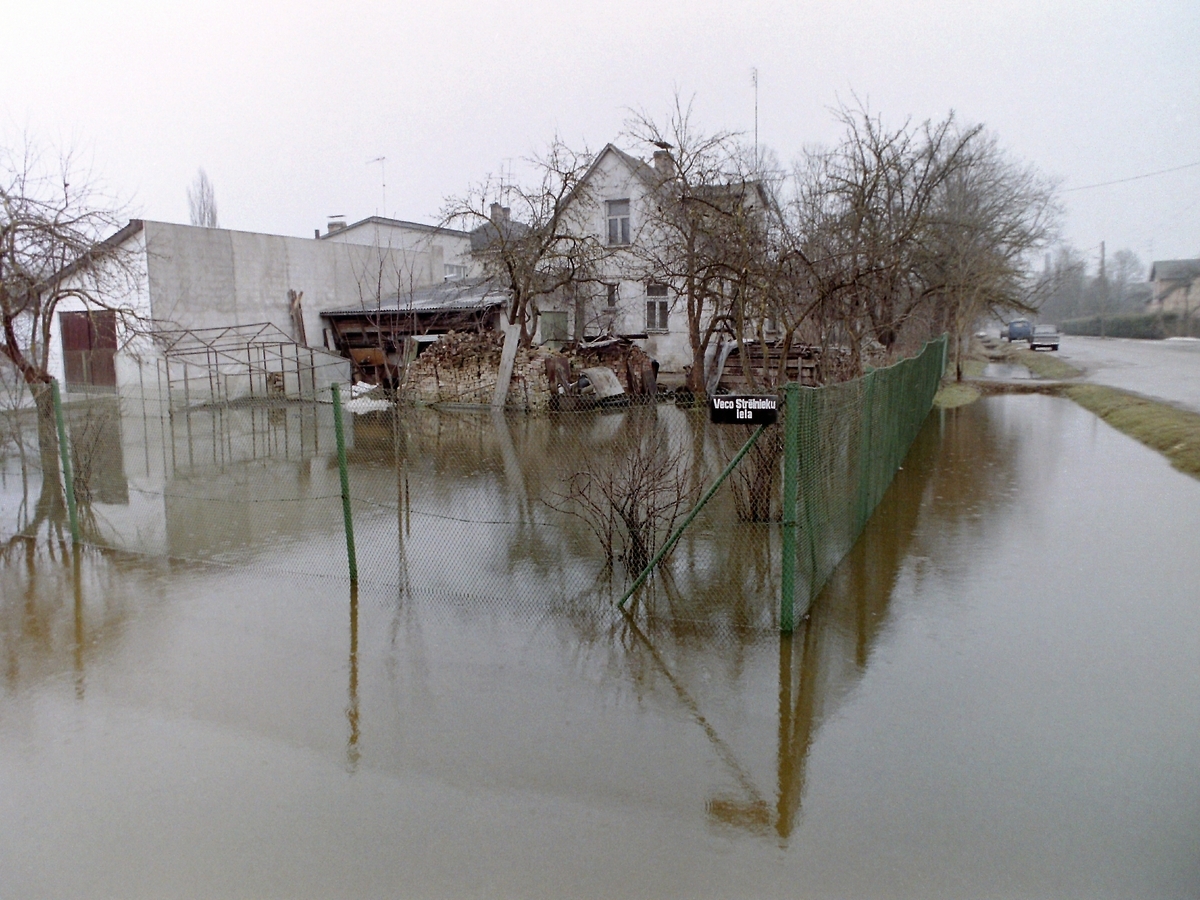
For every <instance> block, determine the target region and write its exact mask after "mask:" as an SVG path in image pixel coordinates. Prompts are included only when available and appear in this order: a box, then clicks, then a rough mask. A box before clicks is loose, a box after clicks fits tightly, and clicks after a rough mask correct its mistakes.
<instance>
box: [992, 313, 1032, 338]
mask: <svg viewBox="0 0 1200 900" xmlns="http://www.w3.org/2000/svg"><path fill="white" fill-rule="evenodd" d="M1031 334H1033V323H1032V322H1030V321H1029V320H1028V319H1013V320H1012V321H1011V322H1009V323H1008V324H1007V325H1006V326H1005V327H1004V330H1002V331H1001V332H1000V337H1002V338H1004V339H1005V340H1007V341H1009V342H1010V343H1011V342H1012V341H1027V340H1029V336H1030V335H1031Z"/></svg>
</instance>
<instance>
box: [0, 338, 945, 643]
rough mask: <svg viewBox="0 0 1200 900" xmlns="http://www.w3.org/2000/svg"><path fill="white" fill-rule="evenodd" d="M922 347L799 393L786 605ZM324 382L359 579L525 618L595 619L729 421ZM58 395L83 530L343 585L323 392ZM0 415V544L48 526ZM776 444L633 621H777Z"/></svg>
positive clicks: (832, 546) (883, 429)
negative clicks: (448, 403) (470, 404)
mask: <svg viewBox="0 0 1200 900" xmlns="http://www.w3.org/2000/svg"><path fill="white" fill-rule="evenodd" d="M941 360H942V349H941V344H940V343H934V344H930V345H928V346H927V347H926V349H925V350H924V351H923V353H922V354H921V356H919V357H917V358H915V359H912V360H907V361H904V362H902V363H899V364H897V365H895V366H892V367H890V368H888V369H881V370H878V371H876V372H873V373H871V374H869V375H867V376H866V377H865V378H862V379H858V380H857V381H853V382H847V383H845V384H838V385H833V386H830V387H825V388H819V389H804V390H803V391H802V398H803V402H802V405H801V414H802V431H801V456H800V478H799V494H798V501H799V511H800V516H799V519H800V521H799V529H798V530H799V541H798V549H797V573H798V582H799V585H800V588H801V589H800V590H798V592H797V594H798V599H800V598H807V600H809V601H811V599H812V597H813V596H815V594H816V593H817V592H818V591H819V590H820V587H821V586H822V585H823V584H824V582H825V580H826V579H827V578H828V576H829V574H830V572H831V571H832V570H833V568H834V567H835V566H836V565H837V563H838V561H839V560H840V559H841V558H842V556H843V555H844V554H845V553H846V552H847V551H848V550H849V549H850V547H851V546H852V545H853V543H854V540H855V538H856V537H857V536H858V534H859V532H860V531H861V530H862V528H863V526H864V525H865V523H866V520H867V518H868V517H869V516H870V513H871V511H872V510H873V509H874V508H875V506H876V504H878V502H879V500H880V498H881V497H882V495H883V492H884V490H886V488H887V485H888V484H889V483H890V481H891V477H892V475H893V473H894V472H895V470H896V467H897V466H898V465H899V464H900V462H901V460H902V459H903V457H904V454H905V452H906V451H907V449H908V446H909V445H910V444H911V442H912V440H913V438H914V437H915V435H916V432H917V430H918V429H919V427H920V425H921V422H922V420H923V419H924V417H925V415H926V413H927V412H928V410H929V407H930V403H931V401H932V397H933V393H934V391H935V390H936V387H937V384H938V381H939V378H940V375H941ZM343 394H344V396H345V397H346V403H345V406H346V409H345V411H344V426H345V427H344V434H345V443H346V459H347V474H348V483H349V494H350V508H351V521H352V523H353V530H354V540H355V545H356V554H357V562H358V578H359V581H360V582H364V583H371V584H375V585H381V586H386V587H387V588H388V590H390V591H394V593H395V595H396V596H397V597H398V598H400V599H403V598H414V599H417V598H422V599H426V600H429V601H431V602H434V603H441V604H447V605H450V606H454V607H456V608H462V607H465V608H474V609H488V610H491V611H493V612H497V613H500V612H503V613H505V614H509V615H516V616H519V617H522V618H527V619H534V620H539V621H540V620H543V619H544V618H545V617H546V616H547V615H551V616H558V615H566V616H575V617H579V616H583V617H594V616H598V617H611V615H612V604H613V602H614V601H615V600H616V599H617V598H618V597H620V595H621V593H622V592H623V591H624V589H625V588H626V586H627V585H628V584H629V583H630V582H631V581H632V579H633V578H634V577H635V576H636V575H637V574H638V572H639V571H640V570H641V568H642V567H643V566H644V565H645V563H646V561H647V560H648V559H649V558H650V556H652V555H653V553H654V551H655V550H656V549H657V548H658V547H659V546H661V543H662V541H664V540H665V539H666V537H667V535H668V534H669V532H670V530H671V527H672V526H673V525H675V524H677V523H678V522H680V521H682V518H683V516H684V515H686V513H687V512H688V511H689V510H690V509H691V507H692V505H693V504H694V503H695V502H696V500H697V499H698V497H699V496H700V494H701V493H702V492H703V491H704V490H705V488H707V487H708V486H709V485H710V484H711V483H712V481H713V480H714V479H715V478H716V476H717V474H718V473H719V472H720V471H721V470H722V469H723V468H724V467H725V466H726V464H727V463H728V462H729V461H730V460H731V459H732V458H733V456H734V454H735V453H736V452H737V450H738V449H739V448H740V447H741V445H742V444H743V443H744V442H745V441H746V438H747V437H748V436H749V434H750V429H749V428H748V427H745V426H715V425H712V424H710V423H709V422H708V420H707V414H706V412H705V410H703V409H696V408H689V407H681V406H676V405H674V404H673V403H670V402H665V403H664V402H660V403H657V404H654V403H652V404H648V405H640V406H636V405H635V406H629V407H624V408H614V409H605V410H591V411H586V412H572V413H546V414H540V415H525V414H513V413H511V412H510V413H504V412H499V411H492V410H489V409H486V408H455V409H445V408H432V407H419V406H414V405H411V404H406V403H404V402H403V398H402V397H401V398H400V400H401V402H396V398H395V397H394V396H387V395H383V394H382V393H376V394H373V395H358V396H352V395H351V392H350V391H345V392H343ZM63 399H64V413H65V421H66V427H67V432H68V440H69V443H70V447H71V457H72V460H73V461H74V485H75V489H76V496H77V499H78V506H79V518H80V528H81V531H82V536H83V542H84V543H85V544H87V545H91V546H93V547H97V548H104V549H107V550H113V551H120V552H124V553H130V554H136V555H139V556H147V557H159V558H167V559H170V560H176V561H195V562H202V563H206V564H210V565H217V566H225V567H237V568H243V569H249V570H253V571H256V572H269V573H277V574H278V575H279V576H280V577H286V578H324V579H330V580H331V581H345V580H347V578H348V569H347V552H346V540H345V531H344V527H343V517H342V491H341V486H340V483H339V468H338V455H337V449H336V436H335V422H334V406H333V403H332V402H331V401H332V397H331V394H330V391H329V390H328V389H327V388H323V389H319V390H316V392H315V396H313V397H310V398H307V399H288V398H286V397H270V396H267V397H262V396H258V397H254V398H244V399H240V400H237V401H233V402H230V401H227V400H224V399H222V400H220V401H219V402H213V401H212V400H211V398H210V400H209V402H206V403H201V404H195V405H192V406H186V407H183V408H180V405H179V402H178V397H174V396H170V395H165V394H163V393H160V392H156V391H153V390H146V391H141V390H124V389H122V390H119V391H115V392H110V393H84V392H80V391H78V390H74V389H71V388H69V387H68V389H67V390H65V391H64V397H63ZM2 421H3V429H4V430H3V445H2V448H0V530H2V532H3V534H2V535H0V536H2V537H3V538H4V543H5V546H11V545H12V544H13V539H14V538H18V539H20V538H29V537H34V538H37V537H39V536H43V535H49V536H50V537H51V538H52V539H57V540H62V539H63V534H64V528H65V525H64V521H65V511H64V509H63V503H62V500H61V497H62V491H61V488H60V486H59V485H60V482H59V475H58V471H59V470H58V468H57V466H56V464H55V456H54V454H55V453H57V445H56V443H55V441H54V438H53V435H48V434H47V433H46V432H45V429H44V428H42V427H41V426H40V425H39V422H40V419H39V416H38V415H37V413H36V410H35V409H34V405H33V404H32V402H31V400H30V398H29V397H28V396H25V397H24V398H23V400H19V401H18V402H13V403H10V404H8V406H7V408H6V409H5V410H4V411H3V419H2ZM47 446H48V447H49V449H50V454H49V455H47V453H46V452H45V447H47ZM782 452H783V442H782V426H773V427H771V428H770V429H768V431H767V432H766V433H765V434H764V435H763V437H762V438H761V439H760V441H759V442H758V444H756V446H755V448H754V450H753V452H752V453H751V454H749V455H748V456H747V457H746V458H745V459H744V460H743V461H742V463H740V464H739V466H738V468H737V469H736V470H735V472H734V475H733V476H732V477H731V478H730V479H729V481H728V482H727V483H726V485H725V486H723V487H722V488H721V490H720V491H719V492H718V493H717V494H716V496H715V497H714V498H713V500H712V502H711V503H709V504H708V506H706V507H705V509H704V510H703V512H702V513H701V514H700V515H699V516H698V517H697V518H696V520H695V522H694V523H693V524H692V526H690V527H689V528H688V529H687V530H686V532H685V533H684V535H683V537H682V539H681V540H680V542H679V544H678V545H677V546H676V547H675V548H674V549H673V551H672V552H671V553H670V555H669V556H668V557H667V558H666V560H665V561H664V563H663V565H662V566H660V568H659V569H658V570H657V572H656V574H655V577H654V578H653V579H651V580H650V582H649V583H648V584H647V586H646V587H645V588H644V589H642V590H641V591H639V593H638V594H637V595H636V596H635V598H634V603H633V604H632V606H631V610H632V612H633V614H634V615H635V616H643V617H647V618H656V619H664V620H669V621H671V622H672V623H676V624H678V625H679V626H680V627H698V626H704V627H720V628H737V629H768V628H775V627H777V626H778V616H779V610H778V601H779V589H780V561H781V553H782V546H783V544H782V540H781V528H780V521H779V520H780V510H781V506H782V503H781V499H782V493H781V491H782V486H781V482H782V479H781V459H782ZM339 590H340V589H339ZM798 606H799V607H800V609H801V610H802V609H803V606H802V605H801V604H798Z"/></svg>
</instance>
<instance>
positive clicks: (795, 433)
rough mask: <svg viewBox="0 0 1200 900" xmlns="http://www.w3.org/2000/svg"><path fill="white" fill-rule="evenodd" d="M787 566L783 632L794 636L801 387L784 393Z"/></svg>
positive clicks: (782, 590)
mask: <svg viewBox="0 0 1200 900" xmlns="http://www.w3.org/2000/svg"><path fill="white" fill-rule="evenodd" d="M783 391H784V393H783V398H784V399H783V402H784V410H785V415H786V419H785V420H784V433H783V566H782V568H781V573H780V579H779V582H780V583H779V630H780V632H781V633H783V634H791V633H792V629H793V628H794V627H795V621H794V619H795V610H796V482H797V473H798V472H799V469H800V385H799V384H797V383H796V382H794V381H793V382H790V383H789V384H787V385H786V386H785V387H784V389H783Z"/></svg>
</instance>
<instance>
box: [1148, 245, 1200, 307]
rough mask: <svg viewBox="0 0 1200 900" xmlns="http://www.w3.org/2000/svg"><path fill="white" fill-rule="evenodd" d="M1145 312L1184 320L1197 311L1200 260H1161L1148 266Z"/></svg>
mask: <svg viewBox="0 0 1200 900" xmlns="http://www.w3.org/2000/svg"><path fill="white" fill-rule="evenodd" d="M1150 286H1151V296H1150V301H1149V303H1147V305H1146V311H1147V312H1153V313H1159V312H1173V313H1178V314H1179V315H1181V316H1184V317H1190V316H1195V315H1196V314H1197V311H1200V259H1160V260H1156V261H1155V262H1154V263H1153V264H1152V265H1151V266H1150Z"/></svg>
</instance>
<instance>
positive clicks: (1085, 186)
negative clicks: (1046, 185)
mask: <svg viewBox="0 0 1200 900" xmlns="http://www.w3.org/2000/svg"><path fill="white" fill-rule="evenodd" d="M1196 166H1200V162H1192V163H1186V164H1185V165H1182V166H1175V167H1174V168H1171V169H1159V170H1158V171H1157V172H1147V173H1146V174H1145V175H1131V176H1129V177H1128V178H1116V179H1113V180H1112V181H1098V182H1096V183H1095V184H1081V185H1080V186H1079V187H1073V188H1063V189H1062V190H1060V191H1059V193H1060V194H1070V193H1072V192H1073V191H1086V190H1090V189H1091V188H1098V187H1108V186H1109V185H1110V184H1124V183H1125V182H1127V181H1140V180H1141V179H1143V178H1153V177H1154V176H1155V175H1166V174H1167V173H1169V172H1182V171H1183V170H1184V169H1194V168H1196Z"/></svg>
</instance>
